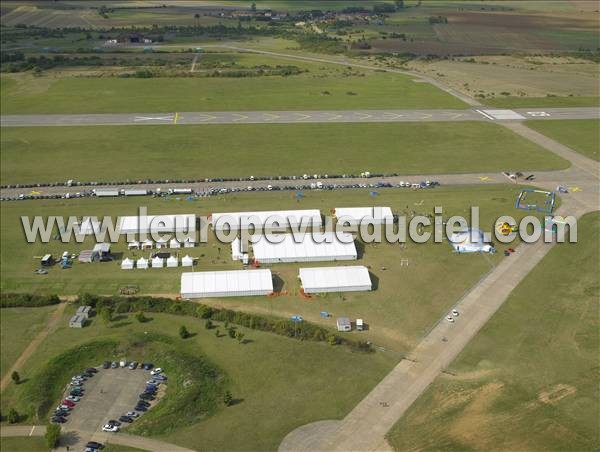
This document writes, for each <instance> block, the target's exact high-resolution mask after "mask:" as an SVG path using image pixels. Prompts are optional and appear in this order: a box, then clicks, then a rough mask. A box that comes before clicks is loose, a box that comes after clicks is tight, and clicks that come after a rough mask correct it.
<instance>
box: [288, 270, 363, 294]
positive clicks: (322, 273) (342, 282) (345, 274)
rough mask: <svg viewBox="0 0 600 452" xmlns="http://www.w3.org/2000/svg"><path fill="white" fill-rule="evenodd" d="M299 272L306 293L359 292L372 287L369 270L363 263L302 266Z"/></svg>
mask: <svg viewBox="0 0 600 452" xmlns="http://www.w3.org/2000/svg"><path fill="white" fill-rule="evenodd" d="M299 274H300V281H301V282H302V288H303V289H304V292H305V293H322V292H358V291H365V290H371V289H372V284H371V278H370V276H369V270H368V269H367V267H364V266H362V265H354V266H348V267H313V268H301V269H300V271H299Z"/></svg>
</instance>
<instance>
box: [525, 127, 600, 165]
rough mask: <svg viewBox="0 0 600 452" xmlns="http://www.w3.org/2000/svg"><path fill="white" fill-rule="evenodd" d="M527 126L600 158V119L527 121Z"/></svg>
mask: <svg viewBox="0 0 600 452" xmlns="http://www.w3.org/2000/svg"><path fill="white" fill-rule="evenodd" d="M526 124H527V126H528V127H530V128H532V129H534V130H537V131H538V132H540V133H543V134H544V135H546V136H548V137H550V138H554V139H555V140H556V141H558V142H560V143H562V144H564V145H566V146H569V147H570V148H571V149H573V150H574V151H577V152H579V153H581V154H583V155H585V156H586V157H589V158H591V159H594V160H596V161H599V160H600V121H598V120H597V119H582V120H574V121H527V123H526Z"/></svg>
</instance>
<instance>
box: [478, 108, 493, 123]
mask: <svg viewBox="0 0 600 452" xmlns="http://www.w3.org/2000/svg"><path fill="white" fill-rule="evenodd" d="M475 111H476V112H477V113H479V114H481V115H483V116H485V117H486V118H488V119H489V120H491V121H493V120H494V118H492V117H491V116H490V115H488V114H487V113H484V112H482V111H481V110H475Z"/></svg>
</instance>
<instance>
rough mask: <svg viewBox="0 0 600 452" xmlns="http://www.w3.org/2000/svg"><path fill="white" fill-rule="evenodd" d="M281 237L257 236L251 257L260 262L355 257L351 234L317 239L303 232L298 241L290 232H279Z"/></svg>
mask: <svg viewBox="0 0 600 452" xmlns="http://www.w3.org/2000/svg"><path fill="white" fill-rule="evenodd" d="M280 236H283V240H281V242H279V243H274V242H271V241H269V240H267V238H266V237H265V236H260V237H259V238H258V241H257V242H256V243H253V244H252V249H253V251H254V258H255V259H256V260H257V261H258V262H260V263H265V264H268V263H276V262H315V261H342V260H356V259H357V252H356V246H355V245H354V240H353V238H352V234H348V233H343V234H341V238H342V240H340V238H338V237H337V236H336V234H335V233H334V232H325V233H322V236H323V237H325V239H326V240H324V241H321V242H318V241H316V240H315V239H314V238H313V235H312V234H304V235H302V236H301V238H300V237H299V239H300V240H299V241H296V240H294V235H293V234H280Z"/></svg>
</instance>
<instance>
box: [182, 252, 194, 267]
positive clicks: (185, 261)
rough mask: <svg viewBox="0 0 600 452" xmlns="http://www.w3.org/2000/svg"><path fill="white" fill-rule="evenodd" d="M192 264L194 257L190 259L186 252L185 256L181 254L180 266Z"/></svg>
mask: <svg viewBox="0 0 600 452" xmlns="http://www.w3.org/2000/svg"><path fill="white" fill-rule="evenodd" d="M192 265H194V259H192V258H191V257H190V256H188V255H187V254H186V255H185V256H183V258H182V259H181V266H182V267H191V266H192Z"/></svg>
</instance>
